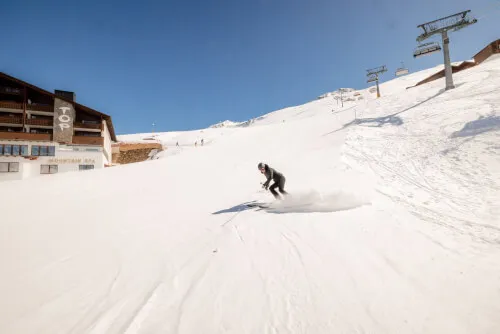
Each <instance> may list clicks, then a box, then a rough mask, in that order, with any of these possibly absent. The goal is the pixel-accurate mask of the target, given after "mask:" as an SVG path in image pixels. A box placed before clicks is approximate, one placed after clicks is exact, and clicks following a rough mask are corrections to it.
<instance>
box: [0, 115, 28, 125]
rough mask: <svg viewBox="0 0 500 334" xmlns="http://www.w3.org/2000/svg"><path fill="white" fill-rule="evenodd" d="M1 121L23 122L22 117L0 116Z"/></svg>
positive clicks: (8, 122)
mask: <svg viewBox="0 0 500 334" xmlns="http://www.w3.org/2000/svg"><path fill="white" fill-rule="evenodd" d="M0 123H7V124H23V118H22V117H10V116H0Z"/></svg>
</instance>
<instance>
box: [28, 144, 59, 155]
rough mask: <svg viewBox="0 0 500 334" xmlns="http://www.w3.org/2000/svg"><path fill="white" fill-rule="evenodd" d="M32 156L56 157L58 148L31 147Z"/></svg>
mask: <svg viewBox="0 0 500 334" xmlns="http://www.w3.org/2000/svg"><path fill="white" fill-rule="evenodd" d="M31 155H33V156H47V155H48V156H51V157H53V156H55V155H56V147H55V146H38V145H33V146H31Z"/></svg>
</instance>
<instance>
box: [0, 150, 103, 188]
mask: <svg viewBox="0 0 500 334" xmlns="http://www.w3.org/2000/svg"><path fill="white" fill-rule="evenodd" d="M9 144H12V142H10V143H9ZM15 145H29V150H28V152H31V149H32V146H38V145H39V146H44V147H45V146H55V155H54V156H36V157H33V156H28V157H23V156H12V155H10V156H4V155H0V165H1V167H3V168H5V166H6V165H5V163H14V164H11V165H10V167H13V168H14V171H7V172H5V171H2V170H1V169H0V171H1V172H0V182H2V181H11V180H23V179H27V178H32V177H39V176H47V175H53V174H42V165H43V166H44V167H43V172H45V173H48V172H55V173H54V174H59V173H65V172H77V171H80V170H81V168H86V169H99V168H104V165H105V161H106V157H105V155H104V152H103V148H102V147H96V146H67V145H58V144H54V143H50V144H48V143H47V142H32V141H30V142H22V141H19V142H16V143H15ZM50 166H52V167H50ZM54 166H57V167H54ZM91 166H93V167H91Z"/></svg>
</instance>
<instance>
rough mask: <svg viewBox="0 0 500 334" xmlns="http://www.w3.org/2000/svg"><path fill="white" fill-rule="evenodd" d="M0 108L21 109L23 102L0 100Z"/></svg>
mask: <svg viewBox="0 0 500 334" xmlns="http://www.w3.org/2000/svg"><path fill="white" fill-rule="evenodd" d="M0 108H5V109H20V110H23V104H22V103H17V102H3V101H0Z"/></svg>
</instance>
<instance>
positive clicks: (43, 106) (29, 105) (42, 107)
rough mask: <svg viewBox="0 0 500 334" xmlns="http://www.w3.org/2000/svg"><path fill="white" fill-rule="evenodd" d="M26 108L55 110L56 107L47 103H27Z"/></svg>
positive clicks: (46, 110)
mask: <svg viewBox="0 0 500 334" xmlns="http://www.w3.org/2000/svg"><path fill="white" fill-rule="evenodd" d="M26 110H31V111H45V112H54V107H53V106H49V105H45V104H27V105H26Z"/></svg>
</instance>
